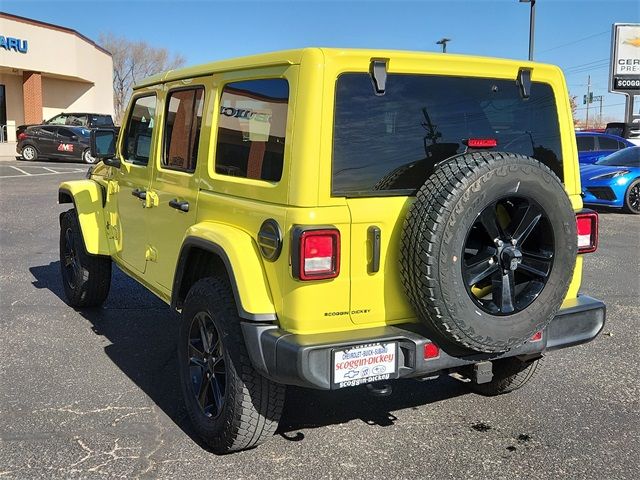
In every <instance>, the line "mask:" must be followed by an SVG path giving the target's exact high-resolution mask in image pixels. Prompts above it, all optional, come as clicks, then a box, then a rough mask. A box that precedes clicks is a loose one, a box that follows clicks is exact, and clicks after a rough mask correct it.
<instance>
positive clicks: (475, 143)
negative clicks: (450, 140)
mask: <svg viewBox="0 0 640 480" xmlns="http://www.w3.org/2000/svg"><path fill="white" fill-rule="evenodd" d="M464 144H465V145H466V146H467V147H469V148H493V147H497V146H498V140H496V139H495V138H470V139H468V140H465V141H464Z"/></svg>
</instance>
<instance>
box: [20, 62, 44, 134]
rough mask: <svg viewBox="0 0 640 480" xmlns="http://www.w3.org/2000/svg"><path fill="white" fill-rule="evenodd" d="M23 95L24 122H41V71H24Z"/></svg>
mask: <svg viewBox="0 0 640 480" xmlns="http://www.w3.org/2000/svg"><path fill="white" fill-rule="evenodd" d="M22 96H23V101H24V123H27V124H29V123H41V122H42V75H41V74H40V73H39V72H22Z"/></svg>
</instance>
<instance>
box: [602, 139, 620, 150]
mask: <svg viewBox="0 0 640 480" xmlns="http://www.w3.org/2000/svg"><path fill="white" fill-rule="evenodd" d="M598 143H599V145H600V150H617V149H618V141H617V140H615V139H613V138H609V137H598Z"/></svg>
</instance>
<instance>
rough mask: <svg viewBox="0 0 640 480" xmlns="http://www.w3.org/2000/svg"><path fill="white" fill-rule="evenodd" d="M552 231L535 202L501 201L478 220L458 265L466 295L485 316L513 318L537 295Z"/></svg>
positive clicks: (547, 268)
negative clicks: (486, 314)
mask: <svg viewBox="0 0 640 480" xmlns="http://www.w3.org/2000/svg"><path fill="white" fill-rule="evenodd" d="M554 253H555V252H554V238H553V228H552V227H551V224H550V222H549V219H548V217H547V215H546V214H545V212H544V210H543V209H542V207H540V205H539V204H538V203H537V202H535V201H534V200H532V199H530V198H526V197H520V196H508V197H504V198H501V199H499V200H497V201H495V202H493V203H491V204H490V205H489V206H487V207H486V208H485V209H484V210H482V212H481V213H480V214H479V215H478V217H477V219H476V221H475V223H474V224H473V226H472V227H471V229H470V230H469V232H468V234H467V237H466V240H465V243H464V247H463V259H464V261H463V262H461V267H462V276H463V279H464V283H465V287H466V289H467V293H468V294H469V295H470V296H471V298H472V299H473V301H474V302H475V303H476V304H477V305H478V306H479V307H480V308H481V309H482V310H483V311H484V312H486V313H489V314H491V315H496V316H500V315H512V314H515V313H518V312H521V311H522V310H524V309H526V308H527V307H528V306H529V305H530V304H531V303H532V302H533V301H534V300H535V299H536V298H537V297H538V296H539V295H540V293H541V292H542V290H543V289H544V287H545V285H546V284H547V280H548V279H549V275H550V273H551V268H552V266H553V259H554Z"/></svg>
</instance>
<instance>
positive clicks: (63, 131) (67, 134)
mask: <svg viewBox="0 0 640 480" xmlns="http://www.w3.org/2000/svg"><path fill="white" fill-rule="evenodd" d="M58 135H60V136H61V137H63V138H65V139H67V140H71V138H72V137H73V136H76V137H77V135H76V134H75V133H74V132H73V131H72V130H69V129H68V128H58Z"/></svg>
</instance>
